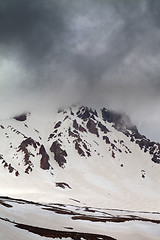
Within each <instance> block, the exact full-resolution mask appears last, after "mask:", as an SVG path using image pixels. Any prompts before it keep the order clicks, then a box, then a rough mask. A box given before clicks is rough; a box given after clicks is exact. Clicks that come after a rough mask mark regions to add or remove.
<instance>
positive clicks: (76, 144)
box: [75, 140, 85, 157]
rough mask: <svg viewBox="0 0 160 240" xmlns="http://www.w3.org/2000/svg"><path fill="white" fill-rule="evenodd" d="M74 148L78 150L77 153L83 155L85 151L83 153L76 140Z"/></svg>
mask: <svg viewBox="0 0 160 240" xmlns="http://www.w3.org/2000/svg"><path fill="white" fill-rule="evenodd" d="M75 149H76V150H77V151H78V154H79V155H80V156H83V157H85V153H84V151H83V150H82V148H81V145H80V144H79V143H78V141H77V140H76V141H75Z"/></svg>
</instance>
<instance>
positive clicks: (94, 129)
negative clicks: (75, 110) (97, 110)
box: [87, 119, 99, 137]
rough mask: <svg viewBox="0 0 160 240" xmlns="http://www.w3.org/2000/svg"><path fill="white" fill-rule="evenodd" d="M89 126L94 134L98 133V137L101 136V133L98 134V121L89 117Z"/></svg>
mask: <svg viewBox="0 0 160 240" xmlns="http://www.w3.org/2000/svg"><path fill="white" fill-rule="evenodd" d="M87 128H88V130H89V132H90V133H93V134H96V135H97V137H99V134H98V129H97V127H96V123H95V122H94V121H93V120H92V119H89V120H88V122H87Z"/></svg>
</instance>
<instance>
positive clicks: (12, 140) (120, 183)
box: [0, 107, 160, 212]
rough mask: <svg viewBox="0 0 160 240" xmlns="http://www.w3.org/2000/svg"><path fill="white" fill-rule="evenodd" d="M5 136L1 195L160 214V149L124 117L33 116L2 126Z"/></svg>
mask: <svg viewBox="0 0 160 240" xmlns="http://www.w3.org/2000/svg"><path fill="white" fill-rule="evenodd" d="M44 119H45V121H44ZM0 136H1V138H0V139H1V142H0V194H1V196H9V197H15V198H21V199H28V200H33V201H36V202H48V203H49V202H58V203H65V204H66V203H68V204H74V203H76V204H78V205H79V206H85V205H86V206H92V207H101V208H117V209H130V210H135V211H136V210H137V211H140V210H141V211H142V210H143V211H150V212H152V211H159V212H160V204H159V200H160V199H159V196H160V187H159V186H160V178H159V175H160V164H159V163H160V145H159V144H158V143H154V142H151V141H150V140H149V139H147V138H145V137H144V136H142V135H141V134H140V133H139V132H138V130H137V128H136V127H135V126H133V125H132V124H131V122H130V120H129V118H128V117H127V116H126V115H124V114H119V113H114V112H112V111H108V110H107V109H105V108H103V109H98V110H93V109H90V108H87V107H72V108H69V109H66V110H63V109H62V110H59V111H58V113H57V114H54V115H53V116H52V115H50V117H49V118H47V117H45V118H43V116H38V117H36V116H34V115H32V114H30V113H25V114H22V115H20V116H16V117H15V118H13V119H8V120H5V121H4V120H3V121H1V122H0Z"/></svg>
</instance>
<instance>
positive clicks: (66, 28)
mask: <svg viewBox="0 0 160 240" xmlns="http://www.w3.org/2000/svg"><path fill="white" fill-rule="evenodd" d="M159 9H160V3H159V1H158V0H140V1H138V0H135V1H125V0H121V1H118V0H113V1H111V0H105V1H104V0H101V1H94V0H92V1H91V0H87V1H86V0H82V1H73V0H69V1H65V0H60V1H57V0H45V1H44V0H34V1H31V0H26V1H20V0H14V1H12V0H6V1H5V2H4V1H1V3H0V17H1V21H0V33H1V36H0V52H1V55H0V86H1V88H0V89H1V94H0V104H1V114H0V115H1V118H5V117H10V116H13V115H14V114H16V113H21V112H23V111H31V110H32V111H33V110H35V111H38V110H37V109H39V111H42V110H43V111H46V109H48V111H51V110H50V109H51V108H55V109H57V108H58V107H61V106H64V107H65V106H70V105H72V104H77V103H80V105H87V106H91V107H102V106H107V107H108V108H109V109H113V110H118V111H125V112H127V113H128V114H129V115H130V116H131V118H132V119H133V121H134V123H135V124H136V125H138V126H139V128H140V129H141V131H142V132H144V134H146V135H147V136H148V137H150V138H152V139H154V140H156V141H159V135H160V132H159V118H160V116H159V104H160V97H159V76H160V70H159V61H160V55H159V42H160V34H159V30H160V29H159V21H160V19H159Z"/></svg>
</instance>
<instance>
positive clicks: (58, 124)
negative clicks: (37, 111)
mask: <svg viewBox="0 0 160 240" xmlns="http://www.w3.org/2000/svg"><path fill="white" fill-rule="evenodd" d="M61 124H62V122H61V121H59V122H57V123H56V125H55V126H54V128H59V127H60V126H61Z"/></svg>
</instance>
